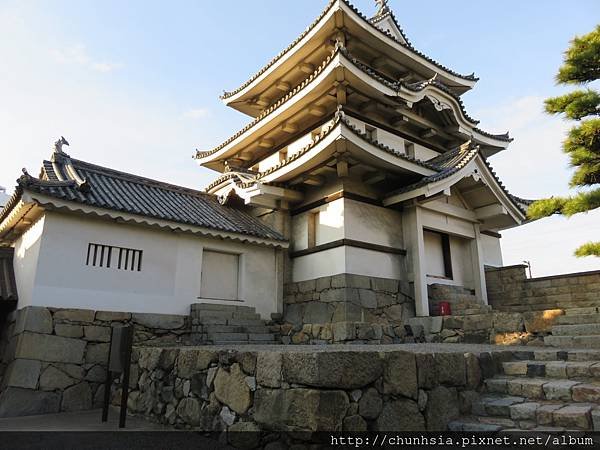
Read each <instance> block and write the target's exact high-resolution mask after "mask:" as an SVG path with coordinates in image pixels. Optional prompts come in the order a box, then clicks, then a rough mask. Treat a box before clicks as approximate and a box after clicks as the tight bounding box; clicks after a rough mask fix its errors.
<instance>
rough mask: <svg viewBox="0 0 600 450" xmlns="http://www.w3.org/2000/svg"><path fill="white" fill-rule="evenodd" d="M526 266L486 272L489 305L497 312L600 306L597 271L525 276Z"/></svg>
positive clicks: (599, 277)
mask: <svg viewBox="0 0 600 450" xmlns="http://www.w3.org/2000/svg"><path fill="white" fill-rule="evenodd" d="M525 271H526V266H523V265H517V266H508V267H499V268H488V269H486V273H485V274H486V282H487V288H488V300H489V304H490V305H492V307H493V308H494V309H495V310H497V311H508V312H525V311H542V310H549V309H555V308H560V309H567V308H584V307H588V306H600V271H595V272H581V273H573V274H567V275H556V276H551V277H543V278H531V279H528V278H527V276H526V272H525Z"/></svg>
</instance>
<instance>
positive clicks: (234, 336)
mask: <svg viewBox="0 0 600 450" xmlns="http://www.w3.org/2000/svg"><path fill="white" fill-rule="evenodd" d="M207 337H208V339H209V340H211V341H213V342H216V341H219V342H230V341H247V340H248V333H207Z"/></svg>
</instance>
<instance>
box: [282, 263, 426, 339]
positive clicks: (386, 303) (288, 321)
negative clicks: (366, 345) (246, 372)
mask: <svg viewBox="0 0 600 450" xmlns="http://www.w3.org/2000/svg"><path fill="white" fill-rule="evenodd" d="M414 316H415V311H414V300H413V296H412V291H411V288H410V286H409V284H408V283H407V282H404V281H399V280H392V279H386V278H375V277H367V276H362V275H352V274H340V275H335V276H330V277H322V278H318V279H315V280H309V281H302V282H297V283H288V284H286V285H285V286H284V315H283V318H282V320H281V321H279V324H278V325H275V327H276V329H275V330H274V331H276V332H278V333H280V334H281V336H282V337H283V343H290V342H291V343H294V344H306V343H315V344H322V343H333V342H336V343H337V342H344V341H355V342H356V341H358V343H360V342H372V343H384V344H386V343H392V342H396V341H397V338H399V337H401V336H403V332H402V327H401V325H402V324H403V323H404V322H406V320H408V319H409V318H411V317H414ZM277 327H278V328H277Z"/></svg>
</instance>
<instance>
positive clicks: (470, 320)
mask: <svg viewBox="0 0 600 450" xmlns="http://www.w3.org/2000/svg"><path fill="white" fill-rule="evenodd" d="M492 318H493V316H492V314H473V315H470V316H464V319H463V328H464V330H465V331H479V330H490V329H491V328H492V323H493V321H492Z"/></svg>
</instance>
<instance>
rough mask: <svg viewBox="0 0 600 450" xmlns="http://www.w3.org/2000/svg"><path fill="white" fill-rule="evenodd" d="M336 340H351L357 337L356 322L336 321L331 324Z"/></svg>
mask: <svg viewBox="0 0 600 450" xmlns="http://www.w3.org/2000/svg"><path fill="white" fill-rule="evenodd" d="M331 331H332V333H333V340H334V341H335V342H343V341H351V340H353V339H354V338H355V337H356V326H355V324H354V322H335V323H333V324H332V326H331Z"/></svg>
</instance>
